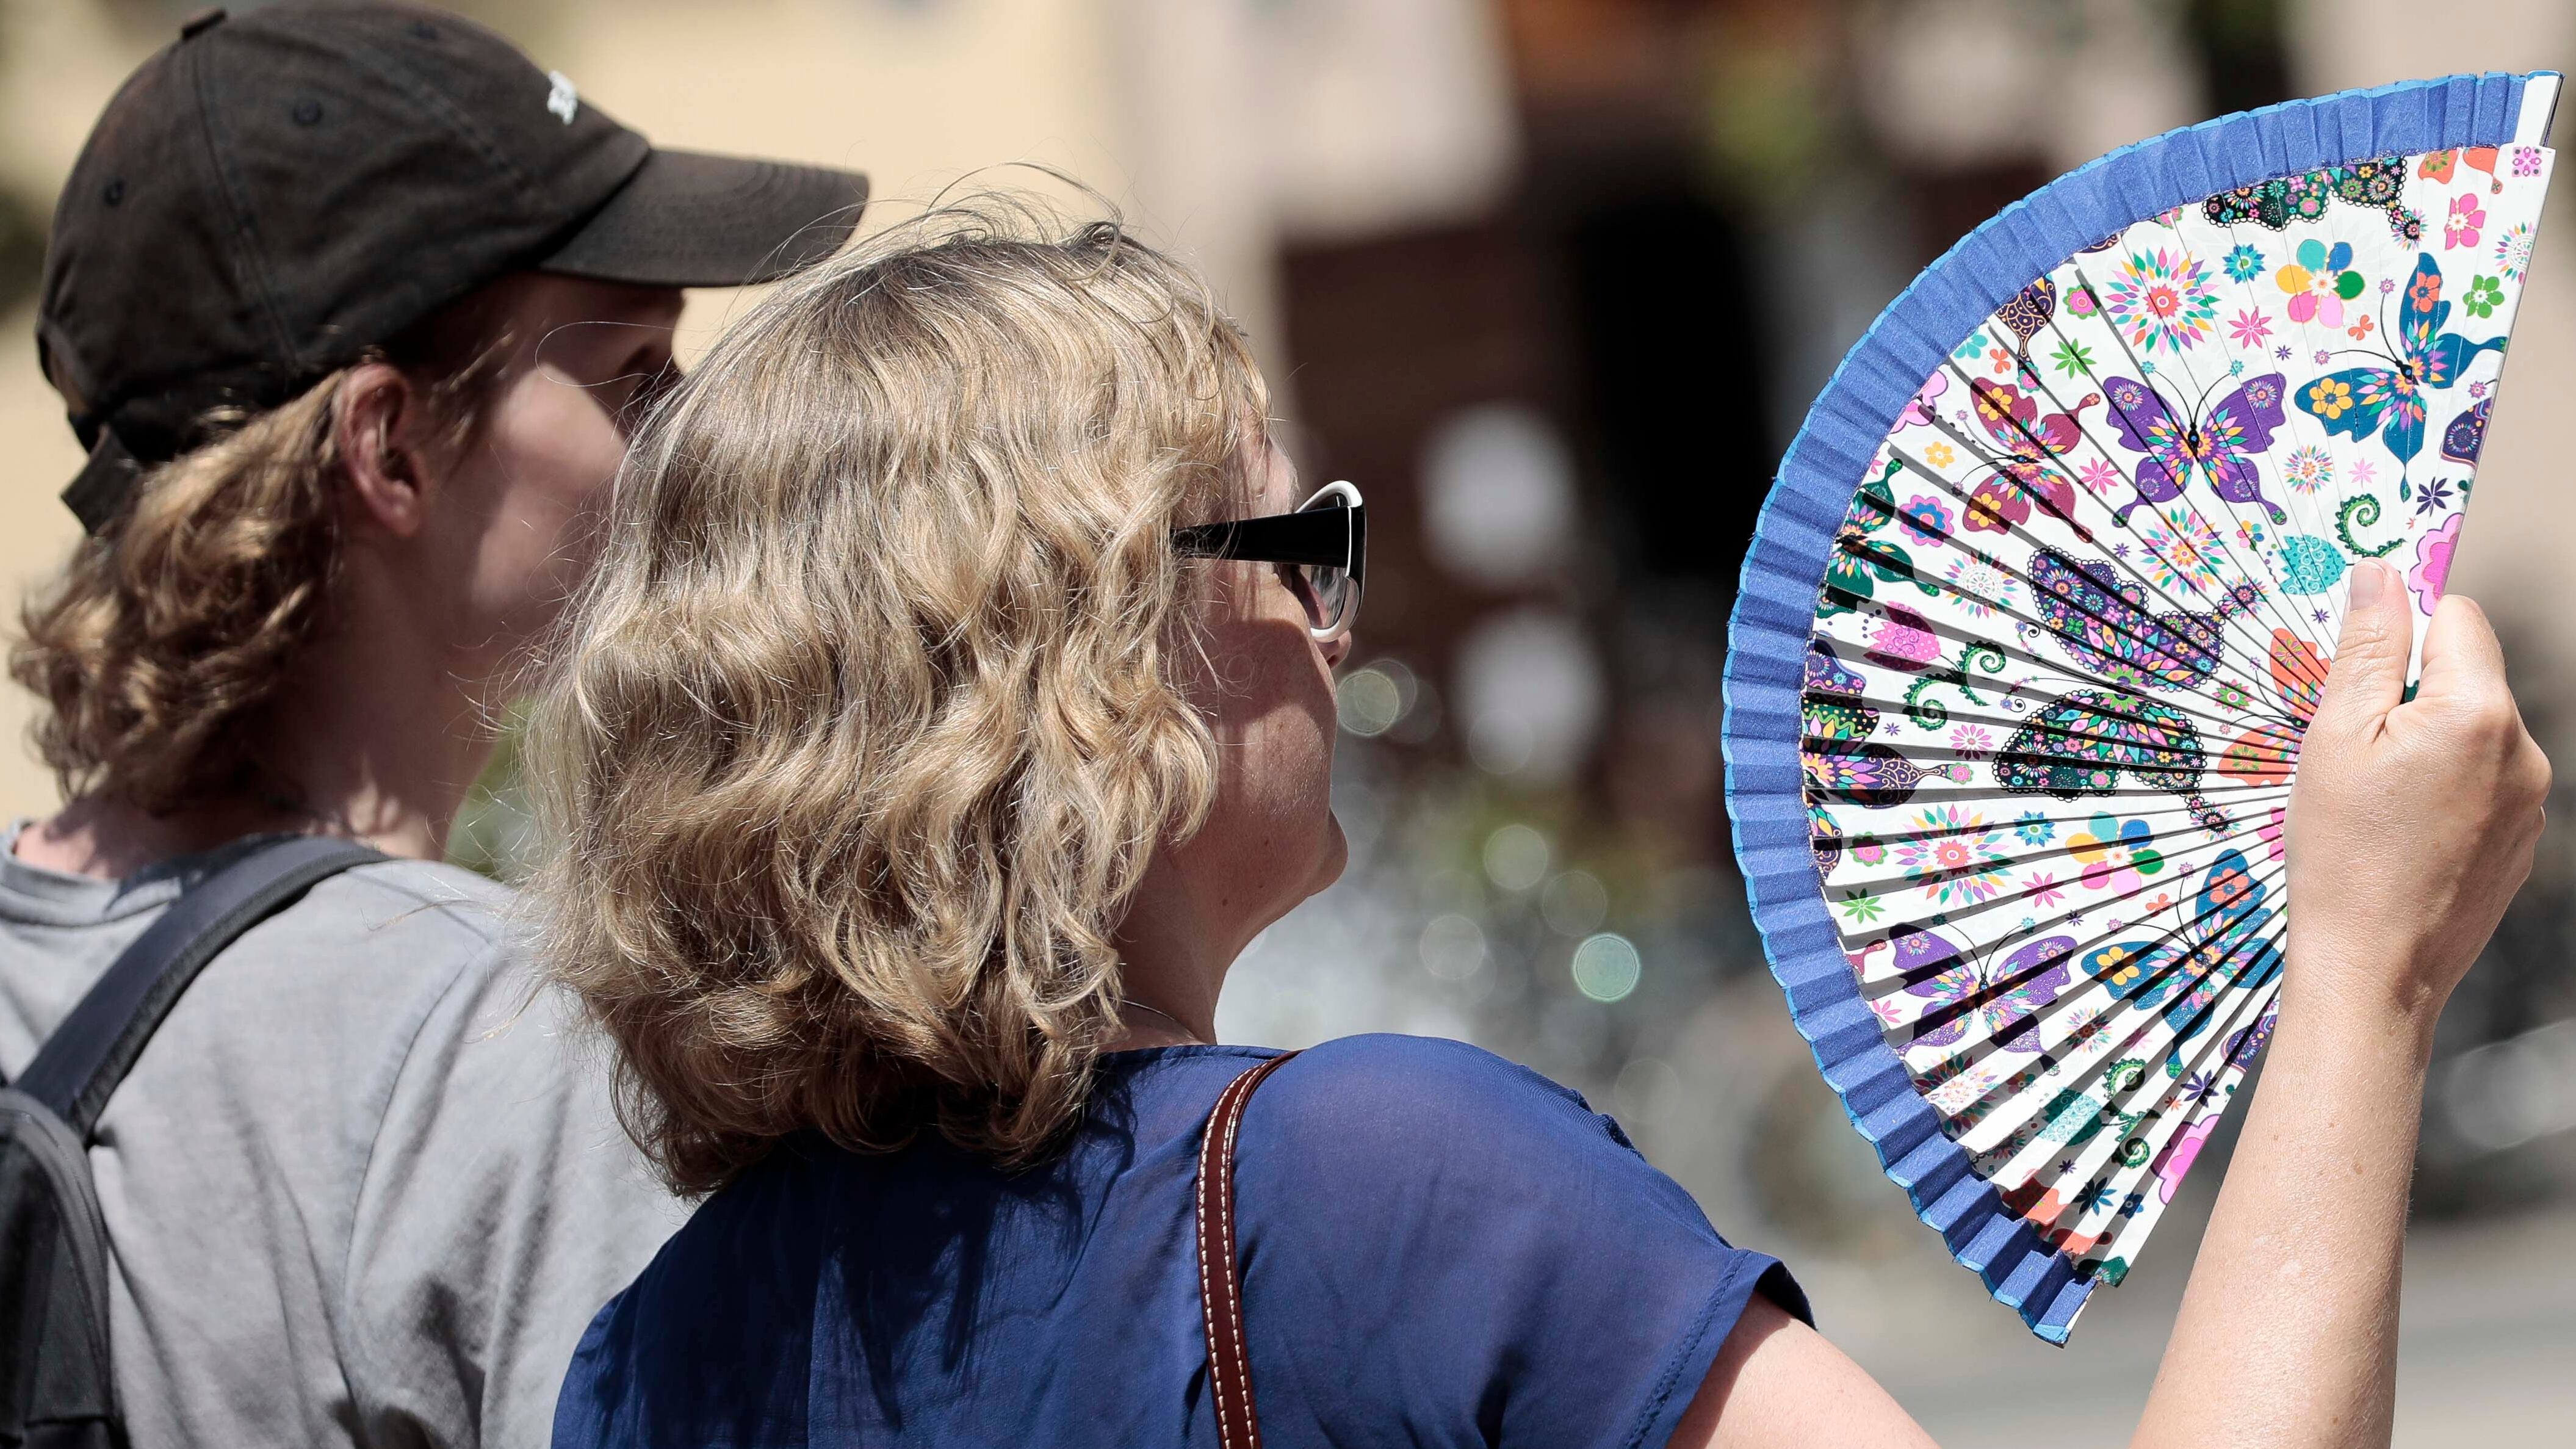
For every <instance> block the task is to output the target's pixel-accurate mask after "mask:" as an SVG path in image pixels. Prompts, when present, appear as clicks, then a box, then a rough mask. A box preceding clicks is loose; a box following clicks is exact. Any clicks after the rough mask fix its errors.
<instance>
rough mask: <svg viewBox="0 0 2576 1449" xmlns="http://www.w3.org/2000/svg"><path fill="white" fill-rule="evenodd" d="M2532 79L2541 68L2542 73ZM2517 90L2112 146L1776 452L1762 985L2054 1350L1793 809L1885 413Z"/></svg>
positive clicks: (1753, 688) (1924, 289) (1750, 691)
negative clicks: (2140, 244) (1823, 631)
mask: <svg viewBox="0 0 2576 1449" xmlns="http://www.w3.org/2000/svg"><path fill="white" fill-rule="evenodd" d="M2544 74H2545V72H2544ZM2525 79H2526V78H2525V77H2523V76H2518V75H2504V74H2487V75H2477V76H2451V77H2448V78H2445V79H2441V80H2431V81H2408V82H2404V83H2402V84H2398V85H2391V86H2384V87H2381V88H2378V89H2375V90H2364V91H2346V92H2343V93H2341V94H2337V95H2331V96H2323V97H2319V98H2317V99H2314V100H2301V101H2290V102H2286V103H2284V104H2281V105H2277V106H2269V107H2266V108H2264V109H2262V110H2259V111H2249V112H2245V113H2242V114H2238V115H2231V116H2223V117H2220V118H2218V119H2216V120H2213V121H2206V122H2203V123H2202V124H2200V125H2197V126H2191V127H2188V128H2185V129H2183V130H2179V131H2171V132H2167V133H2166V134H2164V135H2162V136H2157V137H2155V138H2153V139H2150V140H2146V141H2141V142H2138V143H2137V144H2135V145H2133V146H2128V147H2124V148H2122V149H2121V150H2118V151H2114V152H2112V153H2110V154H2109V155H2107V156H2103V157H2101V158H2100V159H2098V160H2095V161H2092V162H2090V163H2088V164H2086V165H2084V166H2082V167H2080V168H2078V169H2076V170H2074V171H2071V172H2069V173H2067V174H2066V175H2064V176H2061V177H2059V178H2058V179H2057V180H2055V181H2052V182H2050V183H2049V184H2048V185H2046V186H2044V187H2041V188H2040V189H2039V190H2038V191H2035V192H2033V193H2032V194H2031V195H2029V196H2027V197H2025V198H2023V199H2022V200H2020V201H2018V202H2015V203H2014V204H2013V205H2011V206H2009V207H2006V208H2005V209H2004V210H2003V211H2002V212H2000V213H1998V214H1997V215H1996V216H1994V217H1993V218H1992V219H1990V220H1988V221H1987V222H1986V223H1985V224H1984V225H1982V226H1980V227H1978V228H1977V229H1976V230H1975V231H1973V232H1971V233H1969V234H1968V235H1967V236H1966V237H1965V238H1963V239H1961V240H1960V242H1959V243H1958V244H1957V245H1956V246H1953V247H1952V248H1950V250H1949V251H1948V252H1947V253H1945V254H1943V255H1942V257H1941V258H1940V260H1938V261H1935V262H1934V263H1933V264H1932V265H1931V266H1929V267H1927V268H1925V269H1924V271H1923V273H1922V275H1921V276H1919V277H1917V278H1915V279H1914V282H1913V283H1912V285H1910V286H1908V287H1907V288H1906V289H1905V291H1904V292H1903V294H1901V295H1900V296H1898V297H1897V299H1896V300H1895V301H1893V302H1891V303H1889V304H1888V306H1887V310H1886V311H1884V312H1882V313H1880V314H1879V317H1878V320H1877V321H1876V322H1875V323H1873V324H1871V326H1870V329H1869V331H1868V332H1867V333H1866V334H1864V335H1863V336H1862V337H1861V339H1860V341H1859V342H1858V343H1857V344H1855V345H1854V346H1853V348H1852V350H1851V352H1850V353H1849V354H1848V355H1847V356H1846V357H1844V359H1843V362H1842V365H1841V366H1840V367H1838V368H1837V369H1835V371H1834V375H1833V378H1832V380H1831V381H1830V382H1828V383H1827V384H1826V385H1825V390H1824V392H1823V393H1822V394H1821V395H1819V396H1818V397H1817V399H1816V402H1815V406H1814V407H1812V408H1811V409H1809V411H1808V413H1807V418H1806V422H1805V424H1804V425H1803V426H1802V427H1801V428H1800V429H1799V430H1798V435H1797V437H1796V438H1795V439H1794V440H1792V441H1791V442H1790V444H1789V451H1788V454H1787V455H1786V457H1785V458H1784V459H1783V460H1782V462H1781V465H1780V476H1779V479H1778V481H1777V483H1776V484H1774V486H1773V487H1772V490H1771V495H1770V498H1769V499H1768V500H1767V501H1766V502H1765V503H1764V504H1763V506H1762V514H1761V518H1760V521H1759V522H1758V523H1757V524H1756V526H1755V529H1754V535H1753V542H1752V544H1751V546H1750V548H1749V549H1748V550H1747V552H1746V554H1745V559H1744V571H1743V578H1742V582H1741V585H1740V588H1739V592H1738V593H1737V595H1736V603H1735V613H1734V617H1733V619H1732V620H1731V621H1730V622H1729V625H1728V630H1727V641H1728V648H1727V660H1726V674H1725V684H1724V689H1725V702H1726V713H1725V723H1724V727H1723V736H1724V742H1725V751H1726V808H1727V814H1728V816H1729V817H1730V818H1731V819H1732V820H1733V821H1734V824H1735V855H1736V861H1737V863H1738V864H1739V865H1740V866H1741V867H1742V869H1743V872H1744V879H1745V887H1746V891H1747V893H1748V894H1749V895H1750V897H1751V899H1752V907H1753V920H1754V924H1755V925H1756V926H1757V927H1759V929H1760V930H1761V933H1762V942H1763V948H1764V950H1765V951H1766V952H1767V953H1768V954H1769V956H1770V960H1771V974H1772V975H1773V976H1774V977H1776V978H1777V979H1778V980H1779V983H1780V986H1781V989H1782V990H1783V991H1784V992H1785V993H1787V995H1788V998H1789V1010H1790V1014H1791V1016H1792V1017H1794V1018H1795V1020H1796V1022H1797V1025H1798V1031H1799V1033H1800V1034H1801V1035H1802V1036H1804V1037H1805V1038H1806V1039H1807V1041H1808V1043H1809V1044H1810V1045H1811V1046H1812V1047H1813V1048H1814V1051H1815V1056H1816V1064H1817V1066H1818V1067H1819V1068H1820V1069H1821V1070H1822V1071H1823V1073H1824V1076H1825V1080H1826V1081H1827V1082H1828V1083H1829V1084H1831V1085H1832V1087H1833V1088H1834V1090H1835V1092H1836V1093H1838V1094H1839V1095H1840V1096H1841V1098H1842V1101H1843V1108H1844V1110H1845V1111H1846V1112H1847V1113H1848V1114H1849V1115H1850V1117H1851V1120H1852V1125H1853V1126H1854V1127H1856V1128H1858V1129H1859V1131H1860V1133H1861V1135H1862V1136H1863V1137H1864V1138H1866V1139H1868V1140H1869V1142H1870V1143H1871V1144H1872V1145H1873V1146H1874V1147H1875V1148H1876V1149H1877V1151H1878V1156H1879V1161H1880V1163H1881V1164H1882V1165H1883V1166H1884V1167H1885V1168H1886V1170H1887V1175H1888V1177H1889V1179H1890V1180H1892V1181H1894V1182H1895V1183H1896V1184H1897V1185H1898V1186H1900V1187H1902V1188H1904V1189H1905V1192H1906V1195H1907V1197H1908V1198H1909V1199H1911V1200H1912V1202H1913V1204H1914V1209H1915V1212H1916V1214H1917V1215H1918V1216H1919V1217H1921V1218H1922V1220H1923V1221H1924V1222H1925V1223H1927V1224H1929V1225H1930V1226H1931V1227H1932V1228H1934V1229H1935V1230H1936V1231H1938V1232H1939V1233H1940V1234H1941V1236H1942V1238H1943V1240H1944V1241H1945V1242H1946V1243H1947V1244H1948V1245H1949V1248H1950V1253H1951V1256H1953V1257H1954V1258H1956V1259H1957V1260H1958V1261H1959V1263H1960V1264H1961V1265H1962V1266H1964V1267H1966V1268H1968V1269H1969V1270H1971V1271H1973V1272H1975V1273H1976V1274H1977V1275H1978V1277H1979V1278H1980V1279H1982V1280H1983V1281H1984V1283H1985V1285H1986V1287H1987V1289H1988V1290H1989V1291H1991V1292H1992V1293H1993V1295H1994V1297H1995V1298H1996V1300H1997V1301H1998V1302H2001V1303H2003V1304H2004V1305H2005V1306H2006V1307H2009V1308H2012V1309H2013V1310H2015V1311H2016V1312H2018V1313H2020V1315H2021V1317H2022V1321H2023V1322H2024V1323H2027V1324H2028V1325H2030V1328H2031V1331H2032V1332H2033V1333H2036V1334H2037V1335H2039V1336H2040V1337H2041V1338H2043V1339H2046V1340H2048V1341H2049V1342H2051V1343H2057V1344H2063V1343H2064V1342H2065V1341H2066V1336H2067V1332H2068V1330H2069V1329H2070V1328H2072V1327H2073V1325H2074V1321H2075V1315H2076V1314H2077V1313H2078V1312H2079V1311H2080V1310H2081V1309H2082V1308H2083V1306H2084V1303H2085V1300H2086V1299H2087V1298H2088V1297H2089V1296H2091V1294H2092V1291H2093V1288H2094V1283H2093V1281H2092V1280H2089V1279H2084V1278H2079V1277H2077V1276H2076V1273H2075V1263H2074V1260H2072V1259H2071V1258H2069V1257H2067V1256H2066V1255H2065V1254H2064V1253H2062V1252H2059V1251H2058V1250H2057V1249H2055V1248H2053V1247H2051V1246H2049V1245H2048V1244H2046V1243H2045V1242H2044V1241H2042V1240H2041V1238H2040V1236H2039V1233H2038V1230H2037V1229H2035V1228H2034V1227H2032V1226H2031V1225H2030V1224H2029V1223H2028V1222H2026V1221H2024V1220H2023V1219H2022V1218H2021V1217H2020V1216H2019V1215H2018V1214H2016V1213H2014V1212H2012V1211H2010V1210H2009V1209H2007V1208H2006V1207H2005V1206H2004V1204H2003V1200H2002V1195H2001V1194H2000V1193H1999V1192H1998V1191H1997V1190H1996V1189H1995V1188H1994V1187H1993V1186H1992V1185H1991V1184H1989V1183H1987V1182H1986V1181H1984V1180H1983V1179H1981V1178H1979V1177H1978V1176H1976V1174H1975V1173H1974V1171H1973V1170H1972V1169H1971V1167H1970V1165H1969V1158H1968V1154H1967V1153H1966V1151H1965V1150H1963V1149H1962V1148H1960V1147H1959V1146H1958V1145H1957V1144H1956V1143H1953V1142H1952V1141H1950V1140H1949V1139H1948V1138H1947V1137H1945V1136H1943V1135H1942V1133H1941V1129H1940V1125H1939V1122H1938V1120H1937V1119H1936V1117H1935V1115H1934V1113H1933V1111H1932V1108H1931V1107H1930V1106H1929V1105H1928V1104H1926V1103H1925V1102H1924V1101H1923V1099H1922V1098H1920V1097H1918V1096H1917V1095H1915V1092H1914V1089H1913V1084H1912V1082H1911V1081H1910V1080H1909V1078H1908V1076H1907V1074H1906V1071H1905V1068H1904V1065H1903V1063H1902V1062H1900V1061H1899V1060H1898V1058H1897V1055H1896V1052H1895V1050H1894V1049H1893V1048H1891V1047H1889V1046H1888V1045H1887V1042H1886V1039H1885V1038H1884V1037H1882V1036H1881V1035H1880V1033H1879V1025H1878V1020H1877V1018H1876V1017H1875V1016H1873V1015H1872V1014H1871V1013H1870V1010H1869V1007H1868V1005H1867V1003H1865V1002H1864V1001H1862V999H1861V995H1860V987H1859V984H1858V983H1857V982H1856V981H1855V980H1854V979H1853V976H1852V969H1851V965H1850V963H1849V961H1848V960H1847V959H1846V958H1845V957H1844V955H1843V951H1842V945H1841V937H1840V935H1839V933H1838V932H1837V931H1836V929H1835V927H1834V923H1833V919H1832V917H1831V916H1830V915H1829V914H1827V912H1826V909H1825V902H1824V900H1823V898H1822V892H1821V889H1820V888H1819V885H1818V882H1817V878H1816V871H1815V863H1814V858H1813V856H1812V855H1811V854H1810V852H1809V847H1808V838H1807V830H1808V827H1807V815H1806V809H1805V805H1804V801H1803V798H1802V795H1801V785H1802V780H1801V775H1800V768H1799V762H1798V741H1799V737H1800V733H1801V731H1802V728H1803V725H1802V720H1801V715H1800V710H1799V689H1800V686H1801V684H1802V683H1803V680H1804V670H1805V662H1806V649H1807V640H1808V637H1809V635H1810V634H1811V633H1812V631H1813V629H1814V626H1815V610H1816V594H1817V590H1818V589H1819V588H1820V587H1821V586H1822V584H1823V582H1824V573H1825V563H1826V560H1827V558H1828V556H1829V555H1830V553H1831V550H1832V549H1833V547H1834V535H1835V531H1836V529H1837V528H1838V527H1839V526H1840V525H1841V523H1842V520H1843V515H1844V513H1845V511H1846V510H1848V509H1849V508H1850V507H1851V500H1852V496H1853V495H1854V493H1856V492H1857V491H1858V489H1859V487H1860V484H1861V481H1862V477H1863V475H1864V474H1865V473H1866V471H1867V470H1868V467H1869V464H1870V461H1871V459H1872V457H1873V456H1874V455H1875V454H1876V452H1877V450H1878V445H1879V443H1880V441H1881V440H1882V439H1884V438H1885V437H1886V436H1887V433H1888V430H1889V429H1890V428H1891V427H1893V426H1894V425H1895V422H1896V415H1897V413H1898V411H1899V410H1901V409H1902V408H1903V407H1904V406H1905V404H1906V402H1907V401H1908V400H1909V399H1911V398H1912V397H1913V396H1914V392H1915V389H1917V388H1918V387H1920V386H1922V383H1923V379H1924V378H1926V377H1928V376H1930V375H1931V373H1932V371H1933V369H1934V368H1936V367H1938V366H1939V365H1940V363H1941V360H1942V359H1943V358H1944V357H1946V356H1948V355H1949V351H1950V349H1951V348H1952V347H1954V346H1956V345H1957V343H1958V340H1959V339H1960V338H1961V337H1964V336H1966V335H1967V334H1968V331H1969V329H1970V328H1972V327H1974V326H1976V325H1977V324H1978V323H1980V322H1982V321H1984V320H1985V318H1986V317H1987V316H1988V315H1989V314H1991V313H1992V312H1993V311H1994V309H1995V308H1996V307H1998V306H2000V305H2002V304H2003V302H2004V300H2005V299H2006V298H2009V297H2010V296H2012V295H2013V294H2014V293H2015V292H2017V291H2019V290H2020V289H2021V288H2022V287H2024V286H2025V285H2027V284H2028V283H2029V282H2030V281H2031V280H2032V279H2033V278H2035V277H2038V276H2040V275H2042V274H2044V273H2046V272H2047V271H2049V270H2050V269H2051V268H2053V267H2055V266H2057V265H2058V264H2059V263H2060V262H2063V261H2064V260H2065V259H2066V258H2067V257H2069V256H2072V255H2074V254H2075V253H2076V252H2077V251H2079V250H2081V249H2082V248H2084V247H2086V246H2089V245H2091V244H2093V243H2094V242H2097V241H2100V240H2101V239H2102V238H2104V237H2106V236H2109V235H2111V234H2112V233H2114V232H2117V231H2120V230H2122V229H2124V228H2126V227H2128V226H2131V225H2133V224H2135V223H2137V222H2140V221H2143V220H2145V219H2147V218H2148V217H2151V216H2155V215H2157V214H2158V213H2160V212H2165V211H2170V210H2172V209H2173V208H2175V207H2178V206H2183V205H2187V204H2189V203H2192V202H2196V201H2199V200H2202V199H2203V198H2205V197H2209V196H2213V195H2215V194H2217V193H2219V192H2222V191H2229V190H2233V189H2234V188H2236V187H2239V186H2250V185H2253V184H2254V183H2256V182H2259V181H2263V180H2267V179H2269V178H2271V177H2274V176H2283V175H2290V174H2294V173H2297V172H2302V171H2313V170H2317V169H2319V168H2321V167H2326V166H2334V165H2341V164H2344V163H2348V162H2352V161H2358V160H2364V159H2367V158H2369V157H2373V156H2386V155H2392V154H2396V155H2405V154H2411V153H2417V152H2425V151H2440V150H2445V149H2448V148H2451V147H2457V146H2500V145H2504V144H2506V143H2508V142H2510V141H2512V140H2513V139H2514V134H2515V126H2516V122H2517V120H2518V118H2519V114H2520V112H2521V109H2522V97H2523V88H2524V84H2525Z"/></svg>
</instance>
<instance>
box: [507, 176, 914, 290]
mask: <svg viewBox="0 0 2576 1449" xmlns="http://www.w3.org/2000/svg"><path fill="white" fill-rule="evenodd" d="M867 199H868V179H867V178H866V177H864V176H861V175H860V174H858V173H857V172H855V171H835V170H832V169H830V168H828V167H822V166H795V165H790V164H788V163H786V162H783V161H754V160H751V159H748V158H746V157H740V156H713V155H709V154H707V153H705V152H703V151H666V150H661V149H659V148H656V149H655V150H654V152H653V154H652V155H650V156H648V157H646V158H645V161H644V164H643V165H642V166H640V167H638V168H636V171H635V175H634V176H633V177H632V178H630V179H629V180H628V181H627V183H626V184H625V185H624V186H623V187H620V188H619V189H618V191H617V194H616V195H614V196H611V197H610V198H609V199H608V204H607V205H606V206H603V207H601V208H600V209H599V210H598V211H597V212H596V213H594V214H593V215H592V216H591V218H590V220H588V221H586V222H583V223H582V225H581V228H580V230H578V231H576V232H574V233H573V234H572V237H571V239H570V240H568V241H566V242H565V243H564V244H563V245H562V246H561V247H559V248H557V249H556V250H555V251H554V252H553V253H552V254H550V255H548V256H547V257H546V258H545V259H544V260H542V261H540V262H538V263H537V266H538V267H539V268H540V269H542V270H545V271H549V272H563V273H568V274H570V275H572V276H576V277H593V278H597V279H598V280H600V281H606V282H631V283H634V284H636V285H638V286H646V287H739V286H743V285H746V284H749V283H753V282H770V281H776V280H777V279H778V278H780V277H784V276H788V275H790V274H792V273H795V272H798V271H801V270H803V269H804V268H806V267H809V266H812V265H813V264H814V263H816V262H819V261H821V260H822V259H823V258H825V257H828V256H830V255H831V254H832V253H834V252H836V251H838V250H840V248H841V244H842V243H843V242H846V241H848V240H849V239H850V232H851V230H852V229H853V228H855V227H856V226H857V225H858V224H859V211H860V208H862V207H863V206H865V205H866V204H867Z"/></svg>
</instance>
